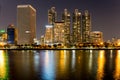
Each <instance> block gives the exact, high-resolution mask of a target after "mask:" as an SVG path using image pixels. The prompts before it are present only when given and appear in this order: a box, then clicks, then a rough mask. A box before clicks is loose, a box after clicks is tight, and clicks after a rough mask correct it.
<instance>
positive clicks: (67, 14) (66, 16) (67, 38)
mask: <svg viewBox="0 0 120 80" xmlns="http://www.w3.org/2000/svg"><path fill="white" fill-rule="evenodd" d="M62 22H64V26H65V27H64V30H65V45H68V44H69V43H70V22H71V16H70V12H69V11H68V10H67V9H64V13H63V14H62Z"/></svg>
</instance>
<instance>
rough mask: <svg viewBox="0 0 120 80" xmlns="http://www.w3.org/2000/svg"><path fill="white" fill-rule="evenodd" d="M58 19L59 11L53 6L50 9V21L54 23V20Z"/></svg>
mask: <svg viewBox="0 0 120 80" xmlns="http://www.w3.org/2000/svg"><path fill="white" fill-rule="evenodd" d="M56 20H57V12H56V10H55V7H52V8H51V9H49V10H48V23H49V24H51V25H53V24H54V22H55V21H56Z"/></svg>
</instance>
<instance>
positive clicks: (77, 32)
mask: <svg viewBox="0 0 120 80" xmlns="http://www.w3.org/2000/svg"><path fill="white" fill-rule="evenodd" d="M72 17H73V19H72V36H73V37H72V41H73V43H74V44H76V43H79V42H81V12H79V11H78V9H75V11H74V13H73V16H72Z"/></svg>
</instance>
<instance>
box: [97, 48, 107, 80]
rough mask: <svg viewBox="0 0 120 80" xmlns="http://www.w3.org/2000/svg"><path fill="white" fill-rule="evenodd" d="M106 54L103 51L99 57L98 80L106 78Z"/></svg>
mask: <svg viewBox="0 0 120 80" xmlns="http://www.w3.org/2000/svg"><path fill="white" fill-rule="evenodd" d="M104 54H105V52H104V50H101V51H100V53H99V56H98V69H97V80H102V78H103V76H104V65H105V55H104Z"/></svg>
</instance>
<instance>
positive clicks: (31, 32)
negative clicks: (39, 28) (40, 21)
mask: <svg viewBox="0 0 120 80" xmlns="http://www.w3.org/2000/svg"><path fill="white" fill-rule="evenodd" d="M17 29H18V44H33V43H34V38H36V10H35V9H34V8H33V7H32V6H31V5H18V6H17Z"/></svg>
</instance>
